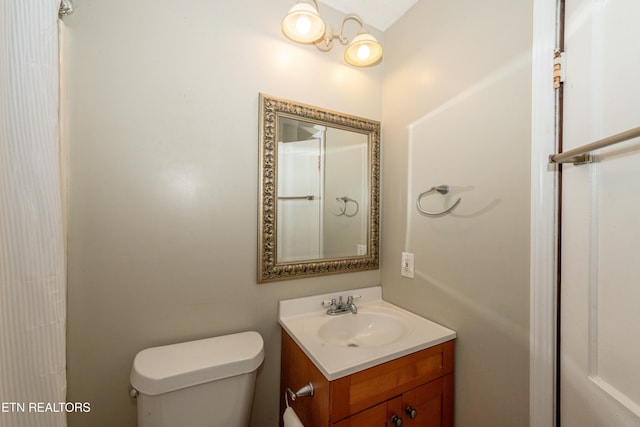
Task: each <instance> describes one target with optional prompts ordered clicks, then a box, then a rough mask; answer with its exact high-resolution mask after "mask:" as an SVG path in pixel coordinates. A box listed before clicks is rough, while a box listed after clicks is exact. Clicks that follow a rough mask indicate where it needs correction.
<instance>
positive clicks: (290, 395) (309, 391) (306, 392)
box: [284, 382, 314, 408]
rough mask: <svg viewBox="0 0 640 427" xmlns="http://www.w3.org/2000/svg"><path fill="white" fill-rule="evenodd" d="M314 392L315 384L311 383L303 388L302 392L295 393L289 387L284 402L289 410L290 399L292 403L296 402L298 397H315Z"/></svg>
mask: <svg viewBox="0 0 640 427" xmlns="http://www.w3.org/2000/svg"><path fill="white" fill-rule="evenodd" d="M313 392H314V389H313V384H311V383H310V382H309V383H307V384H306V385H304V386H302V387H301V388H300V390H298V391H296V392H295V393H294V392H293V391H292V390H291V389H290V388H289V387H287V390H286V391H285V393H284V402H285V404H286V405H287V408H288V407H289V399H291V401H292V402H295V401H296V399H297V398H298V397H313Z"/></svg>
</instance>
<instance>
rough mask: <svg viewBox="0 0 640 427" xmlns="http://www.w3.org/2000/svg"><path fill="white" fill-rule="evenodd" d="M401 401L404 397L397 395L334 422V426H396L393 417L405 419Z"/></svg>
mask: <svg viewBox="0 0 640 427" xmlns="http://www.w3.org/2000/svg"><path fill="white" fill-rule="evenodd" d="M401 403H402V399H401V398H400V397H396V398H394V399H391V400H388V401H386V402H384V403H381V404H379V405H376V406H373V407H371V408H369V409H366V410H364V411H362V412H358V413H357V414H355V415H352V416H351V417H349V418H347V419H345V420H342V421H340V422H339V423H336V424H332V427H395V426H396V425H397V424H395V423H394V422H393V421H392V419H394V418H393V417H394V416H395V417H397V418H396V419H403V415H402V413H401V411H402V405H401ZM402 425H404V424H402Z"/></svg>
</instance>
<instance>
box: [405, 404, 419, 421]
mask: <svg viewBox="0 0 640 427" xmlns="http://www.w3.org/2000/svg"><path fill="white" fill-rule="evenodd" d="M407 415H409V418H411V419H412V420H415V419H416V417H417V416H418V411H416V409H415V408H412V407H411V406H407Z"/></svg>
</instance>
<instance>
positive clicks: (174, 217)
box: [66, 0, 382, 427]
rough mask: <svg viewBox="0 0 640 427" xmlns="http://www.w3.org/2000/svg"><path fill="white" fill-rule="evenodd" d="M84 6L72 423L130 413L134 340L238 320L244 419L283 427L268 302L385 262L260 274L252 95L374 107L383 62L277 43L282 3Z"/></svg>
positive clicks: (181, 335) (72, 26) (377, 107)
mask: <svg viewBox="0 0 640 427" xmlns="http://www.w3.org/2000/svg"><path fill="white" fill-rule="evenodd" d="M77 3H78V5H77V11H76V12H75V14H74V15H73V16H71V17H69V18H67V19H66V22H67V24H68V26H69V42H70V46H69V51H70V52H69V56H70V64H69V72H70V85H69V86H70V108H69V110H70V111H69V114H70V120H69V122H70V123H69V133H70V141H69V146H70V185H69V193H70V194H69V285H68V295H69V311H68V383H69V387H68V388H69V396H68V398H69V400H70V401H88V402H90V403H91V409H92V410H91V413H89V414H74V415H72V416H71V417H70V426H71V427H80V426H87V427H100V426H105V427H107V426H109V427H111V426H121V427H127V426H134V425H135V401H134V400H133V399H130V398H129V397H128V389H127V387H128V385H129V380H128V378H129V371H130V367H131V362H132V361H133V358H134V356H135V354H136V353H137V352H138V351H139V350H141V349H143V348H146V347H150V346H155V345H161V344H167V343H173V342H179V341H185V340H191V339H196V338H201V337H207V336H213V335H219V334H225V333H230V332H237V331H243V330H257V331H258V332H260V333H261V334H262V336H263V337H264V339H265V342H266V359H265V362H264V364H263V366H262V368H261V369H260V371H259V373H258V379H257V390H256V402H255V407H254V412H253V417H254V421H253V425H254V426H256V427H264V426H276V425H277V419H278V402H279V398H281V396H279V395H278V392H277V390H278V384H279V371H280V365H279V364H280V347H279V346H280V336H279V327H278V326H277V323H276V319H277V302H278V300H279V299H283V298H292V297H297V296H301V295H311V294H315V293H324V292H332V291H335V290H342V289H349V288H352V287H362V286H368V285H374V284H378V283H379V282H380V273H379V272H378V271H370V272H366V273H352V274H345V275H337V276H328V277H326V278H314V279H308V280H297V281H288V282H281V283H271V284H265V285H257V284H256V267H255V265H256V251H257V249H256V246H257V243H256V228H257V225H256V224H257V200H256V199H257V183H258V92H265V93H268V94H271V95H275V96H280V97H284V98H289V99H293V100H297V101H300V102H304V103H309V104H314V105H318V106H321V107H325V108H329V109H332V110H337V111H345V112H349V113H351V114H356V115H360V116H364V117H368V118H372V119H375V120H380V118H381V111H382V107H381V90H382V86H381V83H382V67H377V68H372V69H368V70H357V69H354V68H352V67H348V66H346V65H344V62H343V61H342V59H341V57H342V54H343V50H342V49H341V48H339V49H335V50H334V52H332V53H330V54H322V53H320V52H318V51H316V49H315V48H314V47H310V46H301V45H295V44H293V43H290V42H288V41H287V40H285V39H284V37H283V36H282V35H281V33H280V20H281V19H282V17H283V16H284V14H285V13H286V12H287V11H288V9H289V8H290V7H291V6H292V4H293V2H292V1H290V0H274V1H268V2H266V1H262V0H249V1H245V2H235V1H225V2H222V1H211V0H206V1H205V0H185V1H169V0H161V1H158V0H137V1H133V2H131V1H124V0H83V1H78V2H77ZM324 12H325V13H327V12H329V11H328V8H326V7H325V8H324ZM328 17H329V18H328V21H330V22H334V21H335V24H334V25H337V21H338V18H337V17H336V16H335V15H333V14H328Z"/></svg>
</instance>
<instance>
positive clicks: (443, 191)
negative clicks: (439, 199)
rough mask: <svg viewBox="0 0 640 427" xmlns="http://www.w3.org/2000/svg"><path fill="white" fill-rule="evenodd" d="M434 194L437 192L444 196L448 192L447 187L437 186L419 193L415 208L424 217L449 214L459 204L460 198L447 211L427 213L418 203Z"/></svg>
mask: <svg viewBox="0 0 640 427" xmlns="http://www.w3.org/2000/svg"><path fill="white" fill-rule="evenodd" d="M434 192H438V193H440V194H442V195H445V194H447V193H448V192H449V186H448V185H439V186H437V187H431V188H430V189H429V190H427V191H425V192H424V193H420V195H419V196H418V200H416V207H417V208H418V211H420V213H422V214H424V215H426V216H432V217H435V216H443V215H446V214H448V213H450V212H451V211H453V210H454V209H455V208H456V207H458V205H459V204H460V202H461V201H462V199H461V198H459V199H458V200H456V202H455V203H454V204H453V205H451V206H450V207H448V208H447V209H445V210H443V211H442V212H428V211H426V210H424V208H423V207H422V205H421V204H420V202H421V201H422V198H423V197H425V196H428V195H429V194H431V193H434Z"/></svg>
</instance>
